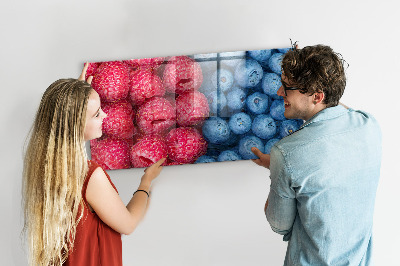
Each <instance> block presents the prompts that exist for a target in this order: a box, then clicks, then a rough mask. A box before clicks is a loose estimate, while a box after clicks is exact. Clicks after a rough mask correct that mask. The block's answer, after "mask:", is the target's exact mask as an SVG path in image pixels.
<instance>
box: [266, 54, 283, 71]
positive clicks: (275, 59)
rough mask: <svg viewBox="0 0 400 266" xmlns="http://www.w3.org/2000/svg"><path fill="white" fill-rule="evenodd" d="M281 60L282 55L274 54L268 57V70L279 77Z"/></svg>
mask: <svg viewBox="0 0 400 266" xmlns="http://www.w3.org/2000/svg"><path fill="white" fill-rule="evenodd" d="M282 59H283V54H282V53H275V54H273V55H272V56H271V57H270V59H269V62H268V66H269V68H270V69H271V70H272V71H274V72H275V73H276V74H279V75H281V74H282V68H281V63H282Z"/></svg>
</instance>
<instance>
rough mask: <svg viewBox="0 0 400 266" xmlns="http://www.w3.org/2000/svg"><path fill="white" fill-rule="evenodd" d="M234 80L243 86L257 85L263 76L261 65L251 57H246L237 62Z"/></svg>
mask: <svg viewBox="0 0 400 266" xmlns="http://www.w3.org/2000/svg"><path fill="white" fill-rule="evenodd" d="M234 76H235V81H236V82H237V84H238V85H239V86H241V87H244V88H251V87H255V86H257V85H258V84H259V83H260V82H261V79H262V77H263V69H262V67H261V65H260V64H259V63H258V62H257V61H256V60H253V59H247V60H245V61H244V62H241V63H239V65H238V66H237V67H236V69H235V73H234Z"/></svg>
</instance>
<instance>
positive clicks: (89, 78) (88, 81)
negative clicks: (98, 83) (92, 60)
mask: <svg viewBox="0 0 400 266" xmlns="http://www.w3.org/2000/svg"><path fill="white" fill-rule="evenodd" d="M88 67H89V62H86V63H85V66H84V67H83V69H82V73H81V75H80V76H79V78H78V80H82V81H85V76H86V71H87V69H88ZM92 79H93V76H89V77H88V79H87V80H86V82H87V83H89V84H91V83H92Z"/></svg>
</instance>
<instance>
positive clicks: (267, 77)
mask: <svg viewBox="0 0 400 266" xmlns="http://www.w3.org/2000/svg"><path fill="white" fill-rule="evenodd" d="M281 86H282V82H281V77H280V76H278V75H277V74H275V73H268V72H265V73H264V76H263V79H262V82H261V87H262V89H263V92H264V93H265V94H267V95H268V96H270V97H272V98H274V99H282V97H281V96H278V94H277V92H278V90H279V88H280V87H281Z"/></svg>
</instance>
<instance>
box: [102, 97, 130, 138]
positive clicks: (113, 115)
mask: <svg viewBox="0 0 400 266" xmlns="http://www.w3.org/2000/svg"><path fill="white" fill-rule="evenodd" d="M102 109H103V111H104V113H106V114H107V117H106V118H104V120H103V125H102V128H103V133H104V134H107V135H111V136H114V137H119V138H123V139H129V138H132V137H133V134H134V133H135V126H134V124H133V119H134V112H133V110H132V105H131V104H130V103H129V102H128V101H126V100H121V101H118V102H114V103H106V104H104V105H103V106H102Z"/></svg>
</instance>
